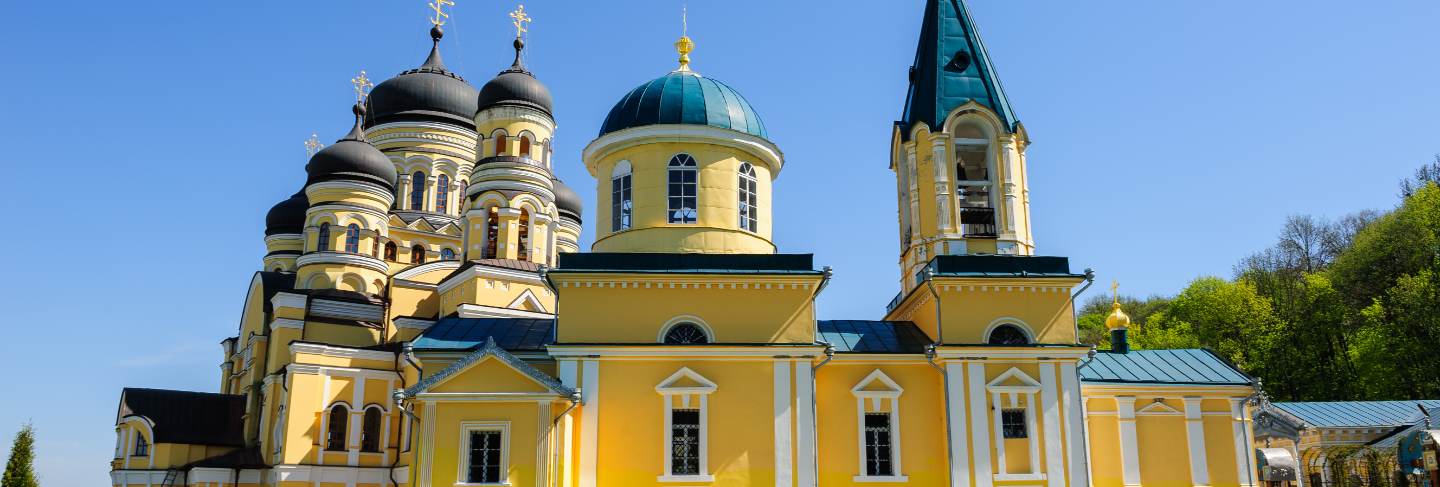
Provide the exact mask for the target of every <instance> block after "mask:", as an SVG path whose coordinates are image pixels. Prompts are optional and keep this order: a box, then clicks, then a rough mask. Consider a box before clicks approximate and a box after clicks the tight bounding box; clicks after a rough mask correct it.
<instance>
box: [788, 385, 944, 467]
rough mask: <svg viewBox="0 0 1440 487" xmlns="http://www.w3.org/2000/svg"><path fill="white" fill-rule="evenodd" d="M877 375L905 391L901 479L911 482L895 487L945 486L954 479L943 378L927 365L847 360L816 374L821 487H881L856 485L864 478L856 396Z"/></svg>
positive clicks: (902, 399) (901, 417)
mask: <svg viewBox="0 0 1440 487" xmlns="http://www.w3.org/2000/svg"><path fill="white" fill-rule="evenodd" d="M875 370H880V371H881V372H883V373H884V374H885V375H886V376H888V377H890V379H891V380H894V381H895V383H896V384H897V385H899V386H900V387H901V389H903V390H904V392H903V393H902V394H901V395H900V402H899V404H900V409H899V427H898V431H899V436H900V443H899V446H900V448H899V452H900V471H899V472H897V473H899V474H901V475H905V476H908V477H909V481H908V482H906V483H900V484H895V485H944V484H945V483H946V482H947V481H948V480H949V476H948V474H947V470H946V469H947V468H948V464H947V461H948V460H947V459H948V455H947V453H946V448H947V445H946V439H945V427H944V418H945V398H944V392H943V391H944V387H943V385H942V384H943V380H944V379H943V378H942V377H941V375H940V373H939V372H938V371H936V370H935V369H933V368H931V367H930V366H929V364H926V363H924V362H918V363H913V362H912V363H886V364H878V363H850V362H849V361H848V360H847V361H843V362H842V361H839V360H837V361H832V362H831V363H829V364H827V365H825V366H824V367H821V368H820V369H819V370H817V371H816V373H815V403H816V427H815V429H816V449H817V450H816V455H817V458H818V459H819V467H820V471H819V481H820V485H827V486H829V485H877V482H873V481H867V482H856V481H855V480H854V479H855V477H856V476H857V475H860V474H861V473H862V469H861V465H860V463H859V451H860V432H859V426H858V421H859V420H860V418H859V417H858V415H859V414H860V413H861V412H860V410H859V409H858V406H857V404H856V398H855V395H854V394H853V393H852V392H851V389H853V388H854V387H855V386H856V385H858V384H859V383H860V382H861V381H862V380H863V379H865V377H866V376H868V375H869V374H870V373H871V372H873V371H875ZM952 400H955V401H963V400H964V398H963V397H962V398H952ZM884 408H886V406H885V405H884V404H882V409H884ZM885 410H888V409H885ZM961 420H962V421H963V418H961ZM878 485H886V483H883V482H882V483H878Z"/></svg>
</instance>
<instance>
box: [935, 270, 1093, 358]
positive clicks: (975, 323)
mask: <svg viewBox="0 0 1440 487" xmlns="http://www.w3.org/2000/svg"><path fill="white" fill-rule="evenodd" d="M1078 281H1079V280H1078V279H1076V280H1068V279H1067V280H1059V279H1044V280H1041V279H1014V280H1010V279H986V280H975V279H970V280H962V279H951V278H943V277H937V278H935V286H936V290H937V291H938V292H939V293H940V296H941V303H942V304H941V305H942V306H943V307H944V309H943V310H942V311H948V310H953V311H951V312H949V313H942V317H941V319H943V320H945V325H944V326H945V342H946V343H985V341H986V339H987V337H986V336H985V334H986V332H987V331H988V330H989V329H990V328H991V326H992V325H998V324H1001V323H1011V324H1019V325H1021V327H1022V328H1025V329H1026V331H1027V332H1028V333H1030V334H1031V336H1032V338H1033V339H1034V340H1035V341H1036V342H1037V343H1048V344H1074V343H1076V336H1075V319H1074V314H1073V311H1072V308H1071V305H1070V293H1069V289H1070V287H1071V286H1073V285H1074V284H1076V283H1077V282H1078ZM1047 288H1049V289H1050V290H1042V289H1047ZM921 292H928V291H923V290H922V291H921ZM960 310H963V312H960Z"/></svg>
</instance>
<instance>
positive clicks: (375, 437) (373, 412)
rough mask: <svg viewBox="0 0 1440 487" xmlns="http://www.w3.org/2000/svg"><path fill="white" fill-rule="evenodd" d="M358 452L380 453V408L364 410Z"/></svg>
mask: <svg viewBox="0 0 1440 487" xmlns="http://www.w3.org/2000/svg"><path fill="white" fill-rule="evenodd" d="M360 451H367V452H379V451H380V408H378V407H370V408H367V409H365V418H364V420H363V422H361V423H360Z"/></svg>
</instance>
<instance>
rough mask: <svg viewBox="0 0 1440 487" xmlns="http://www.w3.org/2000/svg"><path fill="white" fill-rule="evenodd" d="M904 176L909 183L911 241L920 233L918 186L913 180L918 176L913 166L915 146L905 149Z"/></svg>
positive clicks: (918, 170)
mask: <svg viewBox="0 0 1440 487" xmlns="http://www.w3.org/2000/svg"><path fill="white" fill-rule="evenodd" d="M904 171H905V175H906V176H907V177H906V179H908V180H909V181H910V197H909V198H906V199H907V200H909V201H910V236H911V238H912V239H913V238H914V237H915V236H917V235H921V233H920V186H919V183H918V182H917V181H916V180H915V178H916V177H917V176H919V172H920V168H919V166H916V165H915V144H913V143H912V144H910V146H909V147H906V148H905V168H904Z"/></svg>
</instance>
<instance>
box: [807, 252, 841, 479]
mask: <svg viewBox="0 0 1440 487" xmlns="http://www.w3.org/2000/svg"><path fill="white" fill-rule="evenodd" d="M820 273H821V279H820V284H819V285H817V286H815V292H813V293H811V294H810V318H811V319H812V321H814V328H812V329H813V330H814V333H815V337H816V339H817V340H819V337H820V310H819V307H820V305H819V303H818V301H817V299H818V298H819V297H820V291H824V290H825V286H828V285H830V278H831V277H833V276H834V275H835V271H834V269H831V268H830V266H828V265H827V266H825V267H821V268H820ZM820 343H824V344H825V352H824V353H825V359H824V360H821V361H820V363H818V364H815V365H813V366H811V367H810V421H811V422H814V423H816V424H815V425H813V426H817V428H816V431H817V432H818V431H819V428H818V426H819V422H820V415H819V411H820V408H819V405H818V401H817V400H816V398H815V382H816V380H815V378H816V374H817V373H818V372H819V371H820V368H821V367H824V366H825V364H828V363H830V361H831V360H834V359H835V345H833V344H830V343H827V342H824V341H820ZM811 439H812V440H816V439H815V438H811ZM816 442H817V443H818V440H816ZM816 446H818V445H816ZM816 451H817V452H818V451H819V450H818V449H817V450H816ZM811 468H812V469H813V470H814V471H815V475H816V481H817V482H818V481H819V475H820V455H818V454H817V455H815V458H814V459H813V461H812V462H811Z"/></svg>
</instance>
